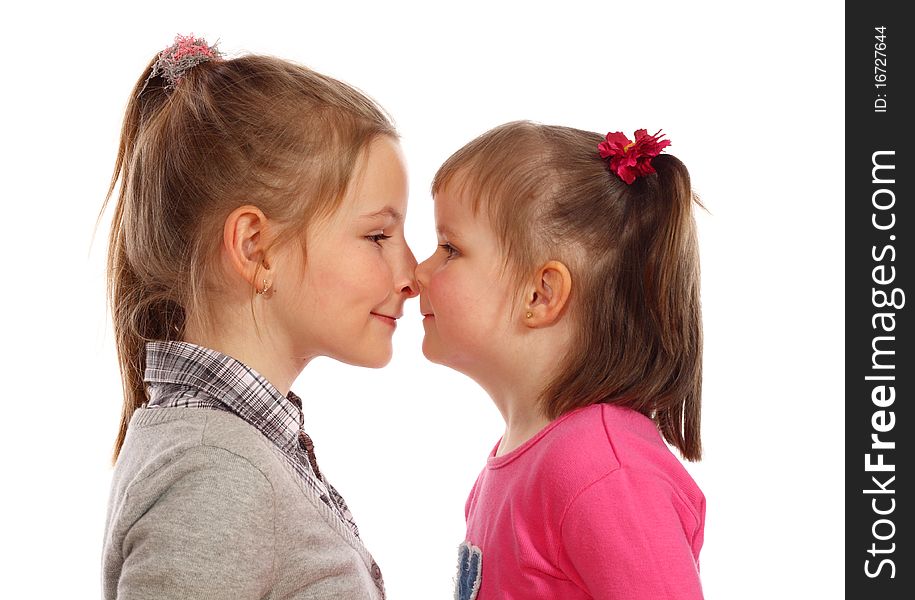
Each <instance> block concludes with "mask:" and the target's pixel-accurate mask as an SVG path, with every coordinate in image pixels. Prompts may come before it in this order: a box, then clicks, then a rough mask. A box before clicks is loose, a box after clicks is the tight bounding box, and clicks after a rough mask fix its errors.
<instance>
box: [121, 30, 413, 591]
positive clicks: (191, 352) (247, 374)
mask: <svg viewBox="0 0 915 600" xmlns="http://www.w3.org/2000/svg"><path fill="white" fill-rule="evenodd" d="M118 182H120V187H119V192H118V196H117V206H116V208H115V214H114V221H113V225H112V229H111V236H110V247H109V263H108V283H109V295H110V302H111V306H112V313H113V318H114V325H115V336H116V343H117V352H118V358H119V361H120V367H121V373H122V376H123V383H124V394H125V398H124V409H123V416H122V421H121V429H120V432H119V434H118V437H117V443H116V450H115V456H116V457H117V461H116V466H115V472H114V477H113V482H112V490H111V499H110V503H109V512H108V523H107V528H106V533H105V545H104V559H103V577H104V590H105V592H104V593H105V597H106V598H115V597H117V598H158V599H164V598H176V599H177V598H181V599H189V598H208V599H213V598H226V599H229V598H231V599H233V600H237V599H241V598H264V597H270V598H277V599H280V598H322V599H328V598H341V599H343V598H346V599H348V600H351V599H355V598H366V599H369V598H371V599H377V598H383V597H384V586H383V583H382V577H381V572H380V570H379V568H378V566H377V565H376V564H375V561H374V560H373V559H372V556H371V554H370V553H369V551H368V550H367V549H366V548H365V546H364V545H363V543H362V540H361V539H360V537H359V532H358V529H357V527H356V524H355V521H354V519H353V517H352V515H351V514H350V511H349V510H348V508H347V505H346V503H345V502H344V501H343V498H342V497H341V495H340V494H339V493H338V492H337V491H336V490H335V489H334V487H333V486H332V485H331V484H330V483H329V481H328V479H327V478H326V476H325V474H324V473H323V472H322V471H321V469H320V467H319V465H318V461H317V458H316V456H315V452H314V448H313V445H312V443H311V440H310V438H309V436H308V434H307V433H306V432H305V431H304V430H303V427H302V423H303V418H302V400H301V399H300V398H299V397H298V396H297V395H296V394H294V393H293V392H292V391H290V389H289V388H290V386H291V385H292V383H293V381H294V380H295V379H296V377H297V376H298V375H299V373H300V372H301V371H302V370H303V369H304V368H305V366H306V365H307V364H308V363H309V361H310V360H311V359H313V358H315V357H317V356H328V357H332V358H336V359H338V360H341V361H344V362H347V363H350V364H354V365H362V366H367V367H381V366H383V365H385V364H386V363H387V362H388V360H389V359H390V357H391V336H392V335H393V333H394V329H395V327H396V323H397V319H398V318H399V317H400V315H401V312H402V307H403V303H404V300H406V299H407V298H410V297H412V296H414V295H415V292H414V290H415V289H416V286H415V283H414V281H413V269H414V267H415V264H416V263H415V260H414V258H413V255H412V254H411V252H410V250H409V248H408V247H407V245H406V243H405V241H404V237H403V219H404V214H405V212H406V205H407V184H406V174H405V168H404V161H403V157H402V155H401V151H400V148H399V145H398V142H397V134H396V132H395V130H394V128H393V127H392V125H391V123H390V121H389V119H388V118H387V117H386V116H385V114H384V112H383V111H382V110H381V109H380V108H379V107H378V106H377V105H376V104H375V103H373V102H372V101H371V100H370V99H368V98H367V97H366V96H364V95H363V94H361V93H360V92H358V91H357V90H355V89H353V88H352V87H350V86H348V85H346V84H344V83H341V82H340V81H337V80H334V79H332V78H330V77H327V76H325V75H321V74H319V73H316V72H314V71H311V70H309V69H307V68H305V67H302V66H298V65H295V64H292V63H290V62H286V61H284V60H279V59H276V58H271V57H265V56H242V57H239V58H233V59H231V60H229V59H226V58H224V57H223V56H222V55H221V54H220V53H219V51H218V50H217V49H216V48H214V47H211V46H209V45H207V43H206V42H205V41H203V40H201V39H196V38H193V37H181V36H179V37H178V38H176V40H175V43H174V44H173V45H172V46H170V47H169V48H167V49H165V50H164V51H163V52H161V53H159V54H158V55H157V56H156V57H155V58H154V59H153V60H152V62H151V63H150V64H149V66H148V67H147V68H146V70H145V71H144V72H143V74H142V75H141V76H140V79H139V80H138V82H137V85H136V87H135V89H134V91H133V93H132V94H131V97H130V102H129V105H128V108H127V114H126V117H125V120H124V127H123V132H122V135H121V143H120V150H119V153H118V158H117V164H116V166H115V173H114V179H113V181H112V190H113V189H114V187H115V185H116V184H117V183H118ZM109 196H110V194H109ZM320 400H321V399H320V398H315V399H312V398H308V397H307V396H306V397H305V401H306V402H308V401H320Z"/></svg>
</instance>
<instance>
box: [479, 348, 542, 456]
mask: <svg viewBox="0 0 915 600" xmlns="http://www.w3.org/2000/svg"><path fill="white" fill-rule="evenodd" d="M529 358H530V356H528V359H529ZM544 366H545V365H544ZM523 371H524V372H519V373H517V374H516V375H515V376H510V377H506V376H505V374H504V373H502V374H500V375H499V376H498V377H494V378H492V379H490V380H489V381H485V380H484V379H485V378H479V379H477V383H479V384H480V385H481V386H482V387H483V389H485V390H486V392H487V393H488V394H489V397H490V398H492V401H493V403H494V404H495V405H496V408H498V409H499V412H500V413H502V418H503V419H504V420H505V433H504V434H503V435H502V441H501V442H500V444H499V448H498V449H497V450H496V456H502V455H504V454H507V453H509V452H511V451H512V450H514V449H516V448H517V447H518V446H520V445H521V444H523V443H524V442H526V441H527V440H529V439H531V438H532V437H534V436H535V435H536V434H537V432H538V431H540V430H541V429H543V428H544V427H546V425H547V424H549V422H550V419H548V418H547V417H546V416H545V415H544V414H543V413H542V411H541V410H540V407H539V402H538V400H539V398H540V393H541V392H542V390H543V388H544V387H545V386H546V384H547V383H548V381H547V376H546V375H547V374H548V373H549V371H548V370H546V369H545V368H538V367H536V366H532V365H531V363H530V362H529V360H528V361H527V362H526V367H525V368H524V370H523ZM531 373H543V374H544V375H542V376H539V377H531Z"/></svg>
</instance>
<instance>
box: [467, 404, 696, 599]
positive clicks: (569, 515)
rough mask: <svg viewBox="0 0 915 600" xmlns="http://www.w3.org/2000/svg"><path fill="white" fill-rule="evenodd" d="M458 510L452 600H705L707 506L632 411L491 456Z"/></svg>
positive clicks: (598, 412) (578, 416) (574, 421)
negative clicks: (702, 565) (462, 528)
mask: <svg viewBox="0 0 915 600" xmlns="http://www.w3.org/2000/svg"><path fill="white" fill-rule="evenodd" d="M496 448H498V444H497V445H496ZM465 511H466V517H467V538H466V542H465V546H464V547H462V558H463V559H464V561H463V562H464V564H463V565H462V567H461V569H462V572H459V574H458V575H459V581H458V586H459V590H460V588H462V587H463V588H464V589H465V590H471V591H463V592H460V591H459V595H458V596H457V597H458V598H459V599H460V600H471V599H474V598H475V599H476V600H497V599H498V600H502V599H504V600H512V599H515V600H531V599H538V598H557V599H562V600H575V599H578V598H599V599H605V598H606V599H610V598H613V599H618V598H626V599H645V600H649V599H650V600H662V599H665V598H676V599H677V600H692V599H696V598H702V587H701V585H700V582H699V550H700V548H701V547H702V533H703V526H704V523H705V497H704V496H703V494H702V492H701V491H700V490H699V488H698V487H697V486H696V483H695V482H694V481H693V480H692V478H691V477H690V476H689V474H688V473H687V472H686V470H685V469H684V468H683V465H682V464H681V463H680V461H679V460H678V459H677V458H676V457H675V456H674V455H673V453H671V451H670V450H669V449H668V447H667V446H666V445H665V444H664V442H663V440H662V438H661V435H660V433H659V432H658V429H657V427H656V426H655V424H654V422H653V421H651V420H650V419H648V418H647V417H645V416H643V415H641V414H639V413H637V412H635V411H633V410H630V409H626V408H619V407H615V406H610V405H607V404H595V405H591V406H587V407H584V408H580V409H577V410H574V411H571V412H569V413H567V414H565V415H563V416H561V417H559V418H558V419H556V420H555V421H553V422H551V423H550V424H549V425H547V426H546V427H545V428H543V429H542V430H541V431H540V432H539V433H537V435H535V436H534V437H533V438H531V439H530V440H528V441H527V442H525V443H524V444H522V445H521V446H519V447H518V448H516V449H515V450H513V451H512V452H509V453H508V454H505V455H504V456H500V457H496V456H495V449H493V452H492V453H491V454H490V456H489V458H488V459H487V461H486V467H485V468H484V469H483V472H482V473H480V476H479V477H478V478H477V482H476V484H474V486H473V489H472V490H471V492H470V497H469V498H468V499H467V505H466V509H465ZM474 547H476V548H478V549H479V553H480V554H479V556H477V557H475V558H474V557H473V554H474V553H476V552H477V550H476V548H474ZM468 556H469V557H470V559H469V562H468ZM476 561H479V562H476ZM480 565H481V568H478V567H480ZM477 571H480V572H481V577H480V580H479V582H478V585H477V586H474V585H473V580H474V579H475V577H476V572H477ZM462 577H463V578H464V579H465V580H467V579H469V581H463V582H462V580H461V579H462ZM474 587H478V589H479V591H478V592H477V594H476V595H474V594H473V592H472V589H473V588H474Z"/></svg>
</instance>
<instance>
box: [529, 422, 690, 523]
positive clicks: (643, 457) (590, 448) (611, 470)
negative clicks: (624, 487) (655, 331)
mask: <svg viewBox="0 0 915 600" xmlns="http://www.w3.org/2000/svg"><path fill="white" fill-rule="evenodd" d="M554 423H555V426H554V427H553V428H552V430H551V431H549V432H548V435H546V436H544V439H543V440H542V442H543V444H542V448H540V449H539V452H538V453H537V455H538V456H537V459H536V463H537V464H536V468H537V471H538V474H539V475H540V476H541V477H542V478H543V479H544V483H545V484H547V485H549V486H550V487H551V488H552V489H555V490H557V491H561V493H562V494H564V495H565V496H566V500H567V501H568V502H571V501H573V500H574V499H576V498H579V497H581V496H582V494H583V493H584V492H585V490H587V489H588V488H590V487H591V486H593V485H594V484H595V483H597V482H598V481H601V482H602V484H601V486H602V487H604V486H606V485H610V486H611V487H612V485H613V482H615V481H620V480H623V479H626V480H630V479H634V480H638V481H641V482H643V483H644V484H648V483H649V482H650V485H646V489H648V488H657V487H660V488H664V489H667V490H668V492H673V493H677V494H680V495H684V496H685V497H686V499H688V500H689V502H690V504H693V505H696V506H698V505H700V504H704V498H702V495H701V492H700V491H699V489H698V487H696V485H695V483H694V482H693V481H692V478H690V476H689V475H688V474H687V472H686V470H685V468H684V467H683V465H682V464H681V463H680V461H679V459H677V457H676V456H674V454H673V453H672V452H671V451H670V449H669V448H668V447H667V445H666V444H665V443H664V440H663V439H662V438H661V435H660V432H659V431H658V429H657V426H656V425H655V424H654V422H653V421H652V420H651V419H649V418H648V417H645V416H644V415H642V414H640V413H638V412H636V411H634V410H631V409H627V408H621V407H618V406H612V405H608V404H594V405H590V406H586V407H583V408H579V409H576V410H574V411H571V412H570V413H567V414H565V415H563V416H562V417H560V418H559V419H557V420H556V421H554Z"/></svg>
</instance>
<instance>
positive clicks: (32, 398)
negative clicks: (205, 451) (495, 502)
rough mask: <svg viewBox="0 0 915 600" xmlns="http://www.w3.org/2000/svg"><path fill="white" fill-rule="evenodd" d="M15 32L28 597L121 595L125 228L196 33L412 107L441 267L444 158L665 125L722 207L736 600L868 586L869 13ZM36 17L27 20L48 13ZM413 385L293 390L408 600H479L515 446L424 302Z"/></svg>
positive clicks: (329, 371)
mask: <svg viewBox="0 0 915 600" xmlns="http://www.w3.org/2000/svg"><path fill="white" fill-rule="evenodd" d="M22 4H24V3H17V4H16V6H17V8H12V9H11V8H9V7H7V8H4V9H3V15H2V18H0V22H2V24H0V33H2V34H3V35H2V38H0V39H2V42H0V43H2V44H3V52H2V54H0V61H2V62H0V81H2V83H0V86H2V90H3V93H2V99H0V102H2V112H0V114H2V123H3V125H2V140H3V141H2V159H3V160H2V165H3V166H2V169H3V186H2V188H0V190H2V191H0V194H2V196H0V197H2V211H3V212H2V216H3V218H2V221H0V223H2V225H0V231H2V235H3V242H4V252H3V257H4V258H5V260H6V263H5V265H4V266H5V269H4V271H5V277H4V279H3V280H4V292H3V300H2V303H3V313H4V319H3V323H4V332H3V341H4V343H3V344H2V345H0V352H2V353H3V354H2V363H0V364H2V369H3V371H2V375H3V386H2V392H0V399H2V405H0V410H2V415H0V444H2V448H0V450H2V452H0V456H2V460H3V470H2V492H0V498H2V505H0V519H2V533H0V544H2V546H0V565H2V567H0V568H2V571H3V577H2V578H0V596H3V597H8V598H12V597H49V598H50V597H63V596H66V597H72V598H97V597H98V596H99V593H100V574H99V572H100V569H99V566H100V551H101V540H102V530H103V526H104V517H105V507H106V502H107V495H108V485H109V480H110V476H111V466H110V462H109V457H110V452H111V447H112V442H113V439H114V434H115V430H116V428H117V424H118V418H119V412H120V402H121V400H120V383H119V378H118V373H117V369H116V359H115V354H114V346H113V341H112V335H111V326H110V324H109V321H108V316H107V313H106V308H105V305H104V272H103V265H104V256H105V245H106V235H107V223H108V217H110V212H109V214H107V215H106V218H105V219H104V220H103V223H102V225H101V227H100V228H99V230H98V234H97V235H96V237H95V239H94V241H93V238H92V234H93V227H94V223H95V217H96V214H97V211H98V209H99V207H100V206H101V202H102V199H103V196H104V194H105V191H106V188H107V184H108V180H109V177H110V175H111V170H112V166H113V161H114V158H115V153H116V148H117V141H118V134H119V129H120V122H121V117H122V114H123V109H124V106H125V103H126V99H127V96H128V94H129V92H130V89H131V86H132V85H133V84H134V82H135V80H136V79H137V77H138V76H139V75H140V72H141V70H142V68H143V67H144V65H145V64H146V63H147V61H148V60H149V59H150V57H151V56H152V55H153V54H154V53H155V52H156V51H158V50H159V49H161V48H162V47H164V46H166V45H168V44H169V43H170V42H171V40H172V38H173V36H174V35H175V33H178V32H181V33H191V32H193V33H195V34H197V35H203V36H205V37H206V38H207V39H208V40H210V41H211V42H212V41H215V40H216V39H217V38H218V39H219V40H220V41H221V47H222V49H223V50H224V51H227V52H229V53H242V52H257V53H266V54H275V55H278V56H280V57H283V58H288V59H291V60H295V61H298V62H301V63H304V64H306V65H308V66H311V67H312V68H315V69H317V70H319V71H322V72H326V73H328V74H330V75H332V76H335V77H337V78H340V79H343V80H344V81H347V82H350V83H352V84H354V85H356V86H357V87H359V88H361V89H363V90H365V91H366V92H367V93H369V94H370V95H372V96H373V97H374V98H375V99H377V100H378V101H379V102H380V103H381V104H382V105H383V106H384V107H386V108H387V109H388V110H389V111H390V112H391V113H392V115H393V116H394V118H395V120H396V122H397V125H398V127H399V130H400V132H401V133H402V136H403V141H402V143H403V147H404V150H405V152H406V155H407V158H408V161H409V168H410V173H411V199H410V208H409V214H408V219H407V238H408V241H409V243H410V244H411V245H412V247H413V249H414V252H415V254H416V256H417V257H418V258H420V259H423V258H425V257H426V256H428V255H429V254H430V253H431V252H432V251H433V249H434V247H435V236H434V232H433V217H432V202H431V200H430V197H429V193H428V190H429V186H430V183H431V179H432V176H433V174H434V172H435V170H436V168H437V167H438V165H439V164H441V162H442V161H443V160H444V159H445V158H447V156H448V155H450V154H451V152H453V151H454V150H456V149H457V148H458V147H460V146H461V145H463V144H464V143H465V142H467V141H469V140H470V139H471V138H472V137H474V136H476V135H477V134H479V133H481V132H483V131H484V130H486V129H488V128H490V127H492V126H495V125H497V124H500V123H502V122H505V121H509V120H515V119H520V118H527V119H533V120H537V121H541V122H546V123H555V124H563V125H570V126H575V127H579V128H584V129H590V130H594V131H600V132H606V131H608V130H614V131H615V130H621V131H624V132H627V133H630V134H631V132H632V130H634V129H637V128H641V127H645V128H647V129H650V130H652V131H654V130H657V129H659V128H663V129H664V131H665V132H666V133H667V134H668V136H669V138H670V139H671V140H672V142H673V145H672V146H671V147H670V149H669V151H670V152H671V153H674V154H676V155H677V156H678V157H679V158H681V159H682V160H683V161H684V162H685V163H686V165H687V166H688V168H689V169H690V171H691V174H692V177H693V182H694V185H695V188H696V189H697V190H698V192H699V193H700V194H701V196H702V199H703V201H704V203H705V204H706V206H707V207H708V209H709V212H710V214H700V215H699V216H698V220H699V225H700V235H701V253H702V268H703V281H702V285H703V309H704V322H705V394H704V399H703V441H704V445H705V460H704V461H702V462H701V463H699V464H695V465H693V464H690V465H688V468H689V471H690V472H691V473H692V474H693V476H694V478H695V479H696V480H697V482H698V483H699V485H700V486H701V487H702V489H703V490H704V492H705V494H706V496H707V498H708V518H707V524H706V538H705V547H704V548H703V550H702V555H701V564H702V578H703V583H704V586H705V591H706V595H707V597H709V598H772V597H775V596H777V597H782V598H836V597H840V594H842V591H841V590H842V589H843V579H844V577H843V574H844V567H843V560H842V559H843V551H842V548H843V541H844V498H843V490H842V484H843V458H842V457H843V453H844V441H843V430H844V411H843V397H844V393H843V387H842V379H843V372H844V370H843V369H844V367H843V343H844V324H843V318H844V278H843V277H844V276H843V262H842V256H843V230H844V208H843V197H844V191H843V178H844V157H843V147H844V62H843V61H844V59H843V57H844V25H845V24H844V15H843V12H842V7H841V4H840V5H836V3H834V2H799V1H792V2H782V1H771V2H767V3H762V4H743V3H724V2H722V3H720V4H719V3H712V2H659V1H653V2H638V1H636V0H631V1H630V2H625V3H622V2H611V1H607V0H604V1H602V2H582V3H569V4H572V5H574V6H572V7H567V8H562V9H559V8H557V7H556V6H557V5H558V3H556V2H551V3H544V4H542V5H541V4H537V3H534V2H524V3H502V2H495V1H490V2H484V3H479V4H475V3H468V2H466V1H465V2H460V3H458V2H450V3H447V4H446V3H433V2H427V3H423V4H419V3H417V5H416V6H415V7H409V6H403V5H399V4H397V3H391V2H388V3H384V2H377V3H376V2H372V3H366V5H365V6H362V7H359V6H358V5H357V4H354V3H340V7H330V4H331V3H330V2H322V3H320V4H315V3H310V2H296V3H288V4H287V3H274V2H270V1H266V0H261V1H258V2H247V3H244V4H235V3H232V2H220V3H206V2H187V1H185V2H170V1H164V0H159V1H158V2H154V3H151V2H144V3H136V5H134V3H126V2H119V3H111V4H108V5H102V4H98V3H96V4H88V5H87V4H86V3H76V2H74V3H67V4H64V3H61V4H60V5H51V4H41V3H33V4H32V6H31V7H30V8H28V9H23V8H19V7H21V6H22ZM23 10H25V11H27V12H25V13H23V12H22V11H23ZM401 323H402V324H401V327H400V328H398V331H397V334H396V336H395V357H394V360H393V361H392V363H391V365H390V366H389V367H388V368H386V369H383V370H377V371H376V370H367V369H360V368H355V367H350V366H345V365H340V364H336V363H334V362H332V361H330V360H326V359H319V360H316V361H314V362H313V363H312V364H311V365H309V366H308V367H307V368H306V369H305V371H304V372H303V374H302V375H301V377H299V379H298V380H297V381H296V383H295V385H294V386H293V389H294V390H295V391H296V392H297V393H298V394H300V395H301V396H303V397H304V398H305V402H306V419H307V427H308V430H309V431H310V432H311V434H312V436H313V437H314V439H315V444H316V448H317V451H318V456H319V459H320V461H321V464H322V470H324V471H325V472H326V473H328V474H329V475H330V477H331V478H332V480H333V481H334V482H335V483H336V485H337V487H338V488H339V489H340V490H341V491H342V493H343V494H344V495H345V496H346V498H347V500H348V501H349V503H350V506H351V508H352V509H353V512H354V514H355V515H356V517H357V519H358V522H359V524H360V528H361V531H362V534H363V538H364V539H365V541H366V543H367V545H368V547H369V548H370V549H371V550H372V552H373V553H374V554H375V556H376V558H377V560H378V563H379V564H380V565H381V566H382V569H383V571H384V574H385V579H386V581H387V585H388V591H389V597H390V598H392V599H395V600H396V599H400V598H406V599H427V598H428V599H434V598H450V597H451V585H452V583H451V582H452V576H453V573H454V567H455V564H456V546H457V544H458V543H459V542H460V541H461V540H462V539H463V526H464V524H463V506H464V500H465V498H466V494H467V492H468V491H469V489H470V486H471V484H472V483H473V481H474V479H475V477H476V475H477V473H478V471H479V469H480V468H481V466H482V465H483V462H484V458H485V455H486V453H487V452H488V451H489V450H490V449H491V447H492V445H493V444H494V443H495V441H496V439H497V438H498V437H499V435H500V434H501V431H502V422H501V418H500V416H499V413H498V412H497V411H496V410H495V408H494V407H493V406H492V404H491V402H490V401H489V399H488V397H487V396H486V395H485V394H484V393H483V392H482V391H481V390H480V389H478V388H477V387H476V386H475V385H474V384H473V383H472V382H471V381H470V380H468V379H467V378H465V377H464V376H462V375H460V374H458V373H455V372H452V371H450V370H448V369H445V368H442V367H439V366H436V365H432V364H429V363H428V362H426V361H425V360H424V359H423V357H422V353H421V351H420V344H421V339H422V325H421V321H420V315H419V310H418V303H417V301H416V300H411V301H410V302H408V304H407V306H406V317H405V318H404V319H403V320H402V322H401Z"/></svg>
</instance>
